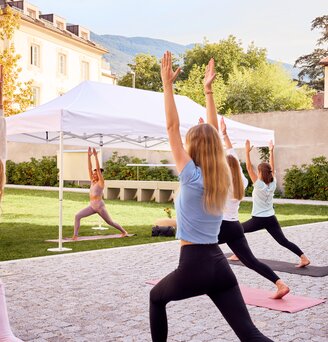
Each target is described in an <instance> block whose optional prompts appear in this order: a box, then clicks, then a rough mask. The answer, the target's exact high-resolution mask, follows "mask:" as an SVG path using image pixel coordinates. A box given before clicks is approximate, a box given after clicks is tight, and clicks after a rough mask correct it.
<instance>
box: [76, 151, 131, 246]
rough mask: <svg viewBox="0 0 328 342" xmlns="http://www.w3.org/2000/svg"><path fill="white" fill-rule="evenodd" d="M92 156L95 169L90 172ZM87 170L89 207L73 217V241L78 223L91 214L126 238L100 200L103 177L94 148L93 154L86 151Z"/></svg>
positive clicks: (126, 234)
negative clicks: (89, 184) (97, 216)
mask: <svg viewBox="0 0 328 342" xmlns="http://www.w3.org/2000/svg"><path fill="white" fill-rule="evenodd" d="M92 155H94V157H95V161H96V168H95V169H94V170H93V171H92V162H91V156H92ZM88 169H89V177H90V181H91V187H90V205H89V206H88V207H87V208H84V209H82V210H81V211H80V212H78V213H77V214H76V215H75V224H74V235H73V240H77V239H78V234H79V229H80V221H81V219H82V218H83V217H87V216H90V215H93V214H96V213H97V214H98V215H99V216H100V217H101V218H103V219H104V221H105V222H106V223H107V224H109V225H110V226H112V227H114V228H116V229H118V230H119V231H120V232H121V237H125V236H128V232H127V231H126V230H125V229H124V228H123V227H121V226H120V225H119V224H118V223H116V222H114V221H113V220H112V219H111V218H110V216H109V214H108V212H107V210H106V207H105V202H104V201H103V200H102V195H103V191H104V177H103V175H102V172H103V169H101V168H100V166H99V161H98V156H97V151H96V149H95V148H94V149H93V152H92V151H91V148H90V147H89V149H88Z"/></svg>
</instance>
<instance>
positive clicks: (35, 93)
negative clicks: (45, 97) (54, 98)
mask: <svg viewBox="0 0 328 342" xmlns="http://www.w3.org/2000/svg"><path fill="white" fill-rule="evenodd" d="M39 104H40V88H39V87H32V106H33V107H36V106H38V105H39Z"/></svg>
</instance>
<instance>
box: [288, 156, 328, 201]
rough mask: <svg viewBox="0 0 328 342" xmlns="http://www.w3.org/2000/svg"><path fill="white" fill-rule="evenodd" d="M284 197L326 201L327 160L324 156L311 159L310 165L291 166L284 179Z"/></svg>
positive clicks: (327, 187)
mask: <svg viewBox="0 0 328 342" xmlns="http://www.w3.org/2000/svg"><path fill="white" fill-rule="evenodd" d="M284 187H285V196H286V197H287V198H303V199H313V200H322V201H327V200H328V160H327V158H326V157H324V156H320V157H317V158H313V159H312V163H311V164H309V165H307V164H304V165H302V166H301V167H297V166H296V165H293V166H292V167H291V168H290V169H287V170H286V173H285V177H284Z"/></svg>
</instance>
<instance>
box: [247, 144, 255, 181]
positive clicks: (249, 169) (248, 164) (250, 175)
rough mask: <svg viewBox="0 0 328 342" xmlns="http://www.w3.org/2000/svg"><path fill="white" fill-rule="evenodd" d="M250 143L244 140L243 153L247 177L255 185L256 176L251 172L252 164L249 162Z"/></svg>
mask: <svg viewBox="0 0 328 342" xmlns="http://www.w3.org/2000/svg"><path fill="white" fill-rule="evenodd" d="M252 148H253V147H251V143H250V141H249V140H246V144H245V152H246V169H247V172H248V175H249V177H250V178H251V180H252V182H253V183H255V182H256V180H257V175H256V173H255V172H254V170H253V166H252V162H251V150H252Z"/></svg>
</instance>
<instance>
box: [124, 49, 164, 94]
mask: <svg viewBox="0 0 328 342" xmlns="http://www.w3.org/2000/svg"><path fill="white" fill-rule="evenodd" d="M133 62H134V63H133V64H128V66H129V67H130V69H131V70H132V71H133V72H135V85H136V88H139V89H145V90H153V91H160V90H161V89H162V81H161V67H160V64H159V61H158V59H157V58H156V57H155V56H151V55H149V54H143V53H141V54H138V55H136V56H135V58H134V60H133ZM118 84H119V85H122V86H125V87H132V74H129V73H127V74H126V75H124V76H123V77H122V78H121V79H120V80H119V81H118Z"/></svg>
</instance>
